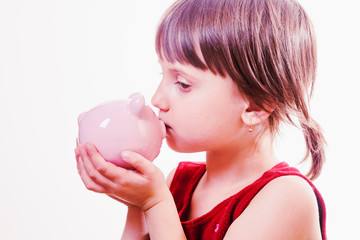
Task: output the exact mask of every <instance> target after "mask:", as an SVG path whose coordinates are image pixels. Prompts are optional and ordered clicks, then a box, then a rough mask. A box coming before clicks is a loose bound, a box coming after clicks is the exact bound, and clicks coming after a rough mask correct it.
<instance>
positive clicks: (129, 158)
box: [121, 151, 157, 176]
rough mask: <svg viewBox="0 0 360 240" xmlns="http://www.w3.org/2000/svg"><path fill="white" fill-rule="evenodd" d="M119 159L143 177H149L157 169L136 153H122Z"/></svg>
mask: <svg viewBox="0 0 360 240" xmlns="http://www.w3.org/2000/svg"><path fill="white" fill-rule="evenodd" d="M121 157H122V159H123V160H124V161H125V162H127V163H129V164H131V165H132V166H133V167H134V168H135V169H136V170H138V171H139V172H140V173H141V174H143V175H146V176H151V175H153V174H154V171H156V169H157V168H156V167H155V165H154V164H153V163H152V162H151V161H149V160H148V159H146V158H144V157H143V156H141V155H140V154H138V153H136V152H132V151H123V152H122V154H121Z"/></svg>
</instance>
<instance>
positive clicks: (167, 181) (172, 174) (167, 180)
mask: <svg viewBox="0 0 360 240" xmlns="http://www.w3.org/2000/svg"><path fill="white" fill-rule="evenodd" d="M175 172H176V168H174V169H173V170H171V171H170V173H169V174H168V175H167V177H166V184H167V186H168V187H169V188H170V185H171V182H172V180H173V178H174V175H175Z"/></svg>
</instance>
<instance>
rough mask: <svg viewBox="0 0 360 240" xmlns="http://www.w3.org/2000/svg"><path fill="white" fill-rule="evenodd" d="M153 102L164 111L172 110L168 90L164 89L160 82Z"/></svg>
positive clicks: (152, 99)
mask: <svg viewBox="0 0 360 240" xmlns="http://www.w3.org/2000/svg"><path fill="white" fill-rule="evenodd" d="M151 104H152V105H153V106H154V107H157V108H158V109H159V110H160V111H163V112H167V111H169V110H170V104H169V100H168V98H167V95H166V92H165V91H164V90H163V87H162V83H160V85H159V86H158V88H157V89H156V91H155V93H154V95H153V96H152V98H151Z"/></svg>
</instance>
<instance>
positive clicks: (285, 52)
mask: <svg viewBox="0 0 360 240" xmlns="http://www.w3.org/2000/svg"><path fill="white" fill-rule="evenodd" d="M199 50H200V52H199ZM156 51H157V53H158V55H159V56H160V58H165V59H166V60H168V61H170V62H175V61H177V62H180V63H189V64H191V65H193V66H195V67H197V68H199V69H202V70H210V71H212V72H213V73H215V74H219V75H221V76H223V77H224V76H226V75H228V76H230V77H231V78H232V79H233V81H234V82H235V83H236V84H237V86H238V88H239V90H240V91H241V92H242V93H243V94H244V95H245V96H246V97H247V98H248V99H249V101H250V102H251V104H253V106H256V107H259V108H262V109H264V110H266V109H268V106H272V107H273V108H274V107H275V109H274V111H273V112H271V114H270V116H269V118H268V120H269V127H270V130H271V132H273V133H274V132H276V131H278V129H279V124H280V122H282V121H287V122H289V123H291V124H293V125H295V126H296V124H295V123H294V121H293V120H292V118H291V116H292V115H295V116H296V117H298V119H299V122H300V126H301V128H302V130H303V133H304V136H305V141H306V146H307V154H306V156H305V158H304V160H305V159H306V158H307V157H308V155H309V153H310V154H311V157H312V166H311V169H310V171H309V173H308V176H309V177H310V178H311V179H315V178H316V177H317V176H318V175H319V174H320V171H321V168H322V165H323V162H324V160H325V155H324V145H325V140H324V137H323V135H322V132H321V129H320V127H319V125H318V124H317V123H316V122H315V121H314V120H313V119H312V118H311V117H310V115H309V106H308V102H309V99H310V96H311V94H312V89H313V86H314V81H315V75H316V64H317V51H316V39H315V34H314V30H313V26H312V23H311V21H310V19H309V18H308V16H307V14H306V12H305V11H304V9H303V8H302V7H301V6H300V4H299V3H298V2H296V1H295V0H217V1H214V0H178V1H176V2H175V3H174V4H173V5H172V6H171V7H170V8H169V9H168V11H167V12H166V13H165V15H164V16H163V18H162V21H161V22H160V24H159V27H158V30H157V34H156ZM200 54H201V55H200ZM200 56H201V57H200ZM202 59H203V60H202Z"/></svg>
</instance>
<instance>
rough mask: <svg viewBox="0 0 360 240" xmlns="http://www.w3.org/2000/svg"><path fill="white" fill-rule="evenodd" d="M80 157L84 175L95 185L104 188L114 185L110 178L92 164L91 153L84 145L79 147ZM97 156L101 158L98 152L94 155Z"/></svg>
mask: <svg viewBox="0 0 360 240" xmlns="http://www.w3.org/2000/svg"><path fill="white" fill-rule="evenodd" d="M80 153H81V158H82V162H83V166H84V170H85V171H86V175H87V176H88V177H89V178H90V179H91V180H92V181H93V182H94V183H96V184H97V185H100V186H102V187H104V188H105V189H112V188H114V187H115V184H114V183H113V181H111V179H108V178H106V177H105V176H103V175H102V174H101V173H100V172H99V171H98V170H97V169H96V168H95V167H94V165H93V160H94V159H93V155H91V156H90V155H89V154H88V152H87V148H86V147H85V146H81V147H80ZM96 157H98V158H101V159H102V160H103V158H102V157H101V155H100V154H99V156H96Z"/></svg>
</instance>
